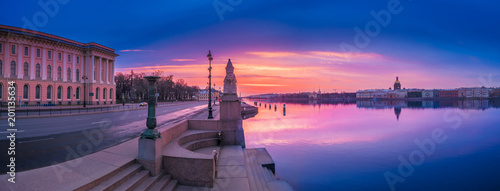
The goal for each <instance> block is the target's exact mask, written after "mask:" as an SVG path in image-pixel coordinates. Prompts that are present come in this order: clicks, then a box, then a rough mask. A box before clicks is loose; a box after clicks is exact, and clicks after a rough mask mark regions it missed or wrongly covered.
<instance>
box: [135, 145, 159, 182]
mask: <svg viewBox="0 0 500 191" xmlns="http://www.w3.org/2000/svg"><path fill="white" fill-rule="evenodd" d="M162 146H163V145H162V144H161V139H156V140H153V139H139V156H138V157H137V162H138V163H139V164H141V165H142V166H143V167H144V168H145V169H146V170H149V172H150V174H151V176H156V175H158V174H159V173H160V172H161V167H162V165H161V161H162V160H161V158H162V153H161V152H162Z"/></svg>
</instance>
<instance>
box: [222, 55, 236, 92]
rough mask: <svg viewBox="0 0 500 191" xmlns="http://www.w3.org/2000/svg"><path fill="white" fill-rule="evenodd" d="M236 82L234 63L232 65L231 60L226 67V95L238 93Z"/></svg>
mask: <svg viewBox="0 0 500 191" xmlns="http://www.w3.org/2000/svg"><path fill="white" fill-rule="evenodd" d="M236 82H237V81H236V76H235V75H234V67H233V63H231V59H229V61H228V62H227V66H226V77H225V78H224V92H223V93H224V95H229V94H236V93H237V89H236Z"/></svg>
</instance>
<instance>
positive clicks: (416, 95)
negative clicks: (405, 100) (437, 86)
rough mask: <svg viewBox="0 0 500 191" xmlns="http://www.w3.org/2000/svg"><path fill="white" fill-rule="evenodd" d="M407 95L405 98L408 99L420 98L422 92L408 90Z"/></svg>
mask: <svg viewBox="0 0 500 191" xmlns="http://www.w3.org/2000/svg"><path fill="white" fill-rule="evenodd" d="M407 94H408V95H407V97H409V98H421V97H422V90H409V91H408V93H407Z"/></svg>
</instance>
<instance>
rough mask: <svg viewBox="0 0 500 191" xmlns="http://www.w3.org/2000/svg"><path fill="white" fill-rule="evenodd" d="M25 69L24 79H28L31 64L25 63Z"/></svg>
mask: <svg viewBox="0 0 500 191" xmlns="http://www.w3.org/2000/svg"><path fill="white" fill-rule="evenodd" d="M23 68H24V77H28V76H29V69H30V64H28V63H27V62H25V63H24V67H23Z"/></svg>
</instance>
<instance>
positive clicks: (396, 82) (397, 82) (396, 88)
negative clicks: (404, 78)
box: [394, 76, 401, 90]
mask: <svg viewBox="0 0 500 191" xmlns="http://www.w3.org/2000/svg"><path fill="white" fill-rule="evenodd" d="M400 89H401V83H400V82H399V78H398V77H397V76H396V81H395V82H394V90H400Z"/></svg>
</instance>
